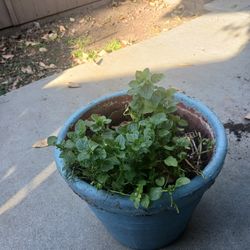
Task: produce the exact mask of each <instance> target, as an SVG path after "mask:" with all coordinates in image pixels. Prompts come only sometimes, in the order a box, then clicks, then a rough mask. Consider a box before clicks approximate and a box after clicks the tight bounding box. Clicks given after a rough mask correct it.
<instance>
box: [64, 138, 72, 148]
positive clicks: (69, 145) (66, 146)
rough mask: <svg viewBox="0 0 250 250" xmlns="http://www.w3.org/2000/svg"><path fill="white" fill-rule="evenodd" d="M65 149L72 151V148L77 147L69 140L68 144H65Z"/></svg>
mask: <svg viewBox="0 0 250 250" xmlns="http://www.w3.org/2000/svg"><path fill="white" fill-rule="evenodd" d="M64 146H65V148H67V149H72V148H74V147H75V143H74V142H72V141H71V140H67V141H66V142H65V145H64Z"/></svg>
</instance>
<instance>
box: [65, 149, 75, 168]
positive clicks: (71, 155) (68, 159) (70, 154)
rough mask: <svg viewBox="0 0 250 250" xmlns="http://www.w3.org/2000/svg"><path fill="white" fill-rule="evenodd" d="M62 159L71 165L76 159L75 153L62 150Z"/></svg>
mask: <svg viewBox="0 0 250 250" xmlns="http://www.w3.org/2000/svg"><path fill="white" fill-rule="evenodd" d="M63 159H64V161H65V163H66V165H72V164H74V163H75V161H76V157H75V154H74V153H73V152H72V151H66V152H63Z"/></svg>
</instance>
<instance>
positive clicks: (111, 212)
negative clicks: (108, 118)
mask: <svg viewBox="0 0 250 250" xmlns="http://www.w3.org/2000/svg"><path fill="white" fill-rule="evenodd" d="M126 98H128V96H127V95H126V92H119V93H115V94H112V95H110V96H106V97H103V98H100V99H98V100H96V101H94V102H92V103H90V104H88V105H87V106H85V107H83V108H81V109H80V110H78V111H77V112H75V113H74V114H73V115H72V116H71V117H70V118H69V119H68V120H67V121H66V123H65V124H64V126H63V128H62V129H61V131H60V133H59V135H58V143H59V142H61V141H62V140H63V139H64V138H65V136H66V134H67V132H68V130H69V129H70V127H71V126H73V125H74V124H75V123H76V121H77V120H79V119H80V118H84V119H86V118H88V117H89V116H90V115H91V113H101V114H104V115H108V114H109V113H108V110H109V108H110V109H111V111H110V114H111V113H112V115H113V114H114V112H116V110H117V105H118V106H119V105H120V106H119V107H120V108H121V107H123V108H124V106H125V103H126V102H128V99H126ZM175 98H176V100H177V101H178V102H180V103H181V104H180V105H179V110H180V111H179V112H180V115H183V117H185V118H188V117H189V118H188V119H189V120H190V122H191V123H192V122H193V127H194V129H198V130H199V129H201V130H204V131H205V133H206V134H209V136H210V137H212V138H214V140H215V150H214V152H213V155H212V157H211V160H210V162H209V163H208V165H207V166H206V167H205V168H204V170H203V175H204V176H203V177H202V176H196V177H194V178H193V179H192V180H191V182H190V183H189V184H187V185H185V186H182V187H180V188H178V189H177V190H176V191H175V192H174V194H173V198H174V201H175V203H176V204H177V206H178V208H179V210H180V213H179V214H178V213H177V212H176V210H175V209H174V208H172V207H171V206H170V199H169V196H168V194H164V195H163V196H162V198H161V199H160V200H158V201H156V202H154V203H153V204H152V206H151V207H150V208H149V209H144V208H142V207H140V208H139V209H136V208H135V207H134V205H133V203H132V202H131V201H130V200H129V198H127V197H124V196H120V195H114V194H110V193H108V192H106V191H102V190H97V189H96V188H95V187H93V186H91V185H90V184H88V183H86V182H84V181H81V180H74V181H68V180H67V179H66V178H65V172H64V171H63V167H64V162H63V160H62V159H61V158H60V157H59V155H60V150H59V149H56V150H55V160H56V165H57V168H58V170H59V172H60V174H61V175H62V177H63V178H64V179H65V181H66V182H67V183H68V185H69V186H70V187H71V189H72V190H73V191H74V192H75V193H76V194H77V195H78V196H80V197H81V198H82V199H83V200H85V201H86V202H87V203H88V205H89V206H90V208H91V209H92V211H93V212H94V213H95V214H96V216H97V217H98V218H99V219H100V221H101V222H102V223H103V224H104V225H105V227H106V228H107V230H108V231H109V232H110V233H111V234H112V236H113V237H114V238H115V239H117V240H118V241H119V242H120V243H122V244H123V245H125V246H128V247H130V248H133V249H144V250H146V249H158V248H161V247H163V246H166V245H168V244H170V243H171V242H172V241H174V240H175V239H177V238H178V237H179V236H180V235H181V234H182V232H183V231H184V230H185V228H186V226H187V224H188V222H189V220H190V218H191V215H192V213H193V211H194V209H195V207H196V206H197V204H198V203H199V201H200V200H201V198H202V196H203V194H204V192H205V191H206V190H207V189H208V188H209V187H210V186H211V185H212V184H213V183H214V181H215V178H216V177H217V175H218V174H219V172H220V170H221V168H222V166H223V163H224V159H225V156H226V152H227V139H226V135H225V131H224V127H223V126H222V124H221V123H220V121H219V120H218V118H217V117H216V116H215V114H214V113H213V112H211V111H210V110H209V109H208V108H207V107H206V106H205V105H203V104H202V103H201V102H199V101H196V100H194V99H191V98H189V97H187V96H185V95H183V94H180V93H177V94H175ZM108 105H109V106H108ZM118 113H119V112H118ZM190 116H191V117H190ZM196 126H197V127H196ZM211 209H212V208H211Z"/></svg>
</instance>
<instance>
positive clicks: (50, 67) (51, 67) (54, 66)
mask: <svg viewBox="0 0 250 250" xmlns="http://www.w3.org/2000/svg"><path fill="white" fill-rule="evenodd" d="M48 68H49V69H56V68H57V67H56V65H55V64H53V63H51V64H50V65H49V66H48Z"/></svg>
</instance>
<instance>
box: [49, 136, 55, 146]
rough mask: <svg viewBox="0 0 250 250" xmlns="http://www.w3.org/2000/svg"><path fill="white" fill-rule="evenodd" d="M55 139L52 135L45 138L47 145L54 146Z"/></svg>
mask: <svg viewBox="0 0 250 250" xmlns="http://www.w3.org/2000/svg"><path fill="white" fill-rule="evenodd" d="M56 141H57V137H56V136H54V135H52V136H49V137H48V138H47V143H48V145H49V146H55V145H56Z"/></svg>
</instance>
